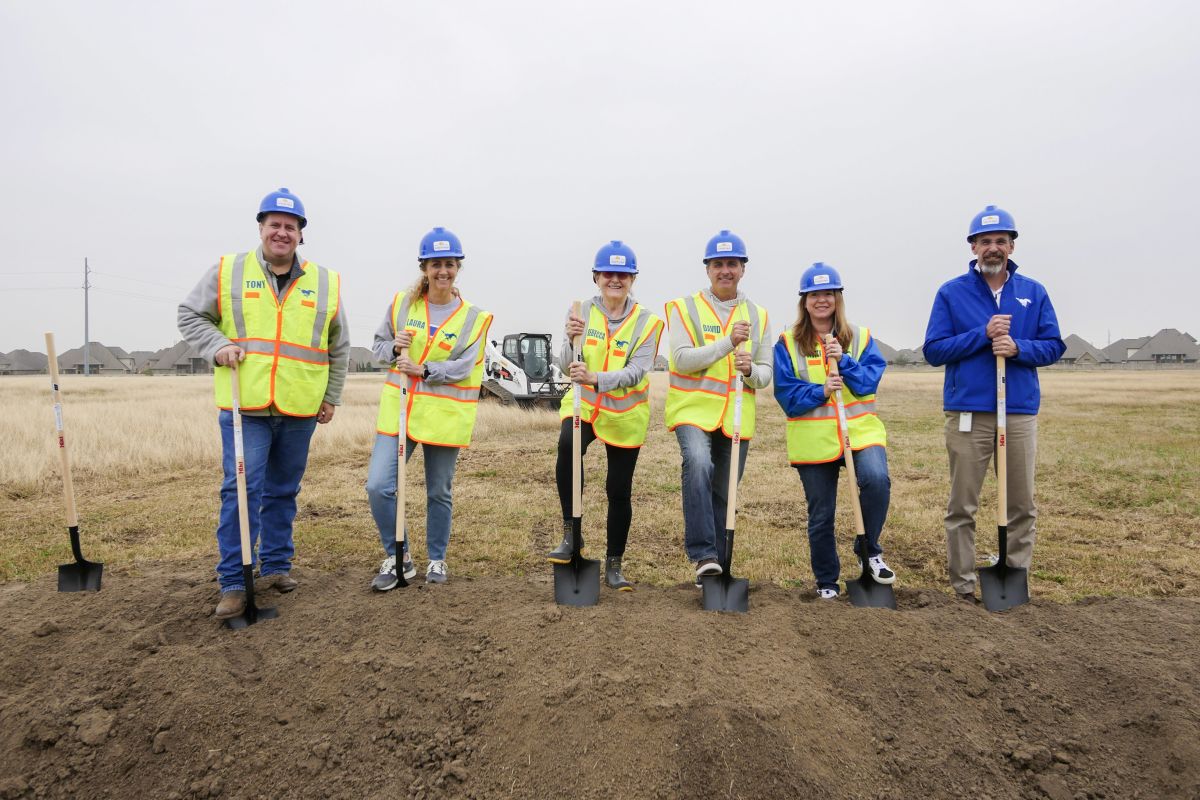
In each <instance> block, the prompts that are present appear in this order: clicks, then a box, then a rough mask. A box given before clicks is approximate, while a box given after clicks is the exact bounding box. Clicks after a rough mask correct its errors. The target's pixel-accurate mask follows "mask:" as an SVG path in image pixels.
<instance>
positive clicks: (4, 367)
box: [0, 350, 48, 375]
mask: <svg viewBox="0 0 1200 800" xmlns="http://www.w3.org/2000/svg"><path fill="white" fill-rule="evenodd" d="M47 363H48V362H47V360H46V354H45V353H31V352H30V351H28V350H13V351H12V352H11V353H9V354H8V355H0V375H41V374H44V373H45V372H46V364H47Z"/></svg>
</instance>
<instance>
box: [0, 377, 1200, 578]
mask: <svg viewBox="0 0 1200 800" xmlns="http://www.w3.org/2000/svg"><path fill="white" fill-rule="evenodd" d="M654 378H655V383H654V415H653V417H652V420H651V433H650V438H649V440H648V442H647V446H646V447H645V448H644V449H643V451H642V455H641V459H640V462H639V464H638V472H637V486H636V487H635V497H634V523H633V530H632V531H631V534H630V545H629V552H628V554H627V565H628V573H629V574H630V577H631V578H632V579H633V580H635V581H638V582H645V583H651V584H655V585H672V584H677V583H679V582H681V581H683V580H685V579H686V578H687V577H688V575H689V569H688V565H687V562H686V560H685V557H684V555H683V549H682V527H681V510H680V505H679V503H680V500H679V455H678V447H677V446H676V444H675V441H674V436H673V435H671V434H669V433H667V432H666V430H665V429H664V427H663V424H662V404H663V400H664V396H665V382H664V376H663V375H662V374H656V375H655V376H654ZM381 380H382V378H381V376H380V375H355V376H352V377H351V379H350V382H349V385H348V387H347V391H346V397H345V404H344V405H343V406H342V407H341V408H340V409H339V410H338V413H337V416H336V418H335V420H334V421H333V423H332V424H330V425H327V426H321V427H320V428H319V429H318V431H317V434H316V436H315V438H314V445H313V454H312V459H311V461H310V465H309V469H308V474H307V476H306V478H305V482H304V490H303V493H302V495H301V498H300V499H301V510H300V515H299V517H298V519H297V524H296V539H297V552H298V555H297V564H298V565H302V566H308V567H317V568H323V567H334V566H341V565H346V564H352V565H353V564H358V565H361V572H362V580H363V581H364V583H365V582H366V581H367V580H368V579H369V577H370V575H371V573H372V571H373V570H374V568H375V567H376V566H377V563H378V559H379V558H380V549H379V546H378V542H377V539H376V533H375V528H374V524H373V523H372V520H371V517H370V514H369V511H368V509H367V502H366V495H365V492H364V490H363V484H364V482H365V480H366V466H367V460H368V455H369V451H370V446H371V442H372V438H373V430H374V418H375V405H376V400H377V397H378V389H379V384H380V381H381ZM1042 385H1043V406H1042V414H1041V416H1040V422H1039V424H1040V438H1039V447H1040V449H1039V458H1038V460H1039V481H1038V487H1039V507H1040V518H1039V526H1038V527H1039V539H1038V545H1037V549H1036V551H1035V558H1034V570H1033V574H1032V578H1031V589H1032V591H1033V592H1034V593H1035V594H1036V595H1038V596H1041V597H1044V598H1049V599H1058V600H1070V599H1075V598H1079V597H1083V596H1088V595H1119V596H1137V597H1155V596H1177V595H1190V596H1195V595H1197V594H1200V577H1197V576H1198V575H1200V538H1198V537H1197V533H1198V529H1200V458H1198V457H1197V455H1196V454H1197V453H1198V452H1200V404H1198V403H1196V401H1195V398H1196V396H1197V394H1200V371H1194V370H1193V371H1162V372H1073V371H1072V372H1068V371H1044V372H1043V378H1042ZM63 395H64V415H65V419H66V426H67V436H68V441H69V444H70V446H71V447H72V460H73V463H74V465H75V467H74V469H75V483H76V490H77V493H78V502H79V513H80V520H81V530H82V532H83V537H84V552H85V554H86V555H87V556H88V557H89V558H92V559H94V560H99V561H103V562H106V563H108V564H112V565H124V566H125V567H128V568H132V569H134V570H135V571H136V567H137V565H138V564H139V563H147V562H150V561H161V560H171V559H183V558H190V557H196V556H205V555H207V554H211V553H215V545H214V543H213V534H212V529H213V524H214V520H215V516H216V508H217V502H218V501H217V489H218V483H219V480H220V468H219V443H218V433H217V424H216V414H215V411H214V410H213V407H212V402H211V379H210V378H202V377H197V378H192V377H167V378H137V377H111V378H108V377H101V378H90V379H87V380H84V379H82V378H79V377H76V376H64V377H63ZM880 401H881V402H880V405H881V414H882V416H883V419H884V421H885V423H886V424H887V427H888V433H889V438H890V444H889V448H888V456H889V460H890V463H891V472H892V484H893V486H892V509H891V513H890V516H889V520H888V525H887V528H886V529H885V531H884V539H883V544H884V547H885V551H886V555H887V557H888V559H889V561H890V563H891V564H892V565H893V567H894V568H895V569H896V570H897V571H898V573H899V575H900V581H901V583H902V584H906V585H909V586H914V587H938V588H943V587H945V577H944V559H945V555H944V542H943V536H942V525H941V517H942V514H943V511H944V505H945V495H946V491H947V474H946V456H945V451H944V447H943V444H942V438H941V425H942V419H943V417H942V412H941V374H940V373H937V372H933V371H904V370H892V371H891V372H889V373H888V375H887V376H886V378H885V381H884V384H883V387H882V389H881V392H880ZM0 403H2V405H3V407H4V409H5V412H6V413H5V415H4V417H3V419H2V421H0V440H2V441H3V442H4V448H3V452H2V454H0V496H2V497H3V498H4V502H3V504H2V505H0V582H6V581H12V580H28V579H31V578H34V577H36V576H39V575H43V574H45V573H48V572H50V571H52V570H53V569H54V567H55V565H56V564H58V563H61V562H65V561H68V560H69V547H68V543H67V536H66V531H65V524H64V522H63V511H62V497H61V483H60V478H59V475H58V461H57V454H56V452H55V449H54V442H53V417H52V414H51V409H50V392H49V388H48V386H47V379H46V378H45V377H44V376H42V377H29V378H4V379H0ZM758 409H759V435H758V436H756V437H755V439H754V442H753V444H752V445H751V450H750V457H749V461H748V463H747V469H746V476H745V478H744V480H743V483H742V488H741V492H740V498H739V500H740V502H739V517H738V534H739V537H738V547H737V551H736V553H735V572H736V573H737V574H739V575H746V576H749V577H750V578H751V579H753V580H755V581H768V582H773V583H775V584H778V585H781V586H797V585H801V586H806V587H811V585H812V577H811V572H810V570H809V567H808V547H807V543H806V538H805V536H804V525H805V512H804V501H803V493H802V490H801V486H800V480H799V478H798V476H797V475H796V474H795V471H794V470H792V469H790V468H789V467H788V465H787V463H786V458H785V452H784V440H783V436H784V430H783V418H782V414H781V412H780V411H779V408H778V406H777V405H776V404H775V403H774V401H773V400H772V399H771V398H770V396H769V393H766V392H764V393H760V395H759V398H758ZM557 429H558V420H557V417H556V416H555V415H551V414H548V413H541V412H524V411H520V410H516V409H507V408H502V407H499V406H496V405H490V404H485V405H483V406H481V409H480V417H479V424H478V427H477V428H476V434H475V443H474V445H473V446H472V447H471V448H470V449H469V450H467V451H465V452H464V453H463V455H462V457H461V458H460V461H459V467H458V473H457V477H456V485H455V510H454V530H453V536H452V539H451V546H450V555H449V564H450V570H451V575H452V576H453V575H456V574H458V575H469V574H474V575H509V574H525V573H529V572H532V571H537V570H545V569H546V565H545V562H544V561H543V560H542V553H543V552H544V551H545V550H546V549H548V547H549V546H551V545H552V542H553V541H554V539H555V537H556V536H557V534H558V532H559V530H560V529H559V523H558V516H559V514H558V508H557V497H556V493H555V490H554V486H553V464H554V457H555V456H554V454H555V442H556V436H557ZM420 458H421V455H420V452H419V451H418V454H417V455H416V456H415V457H414V460H413V463H412V466H410V469H409V479H410V492H409V497H410V498H414V499H413V500H411V501H410V502H411V509H410V532H411V534H412V535H413V536H414V537H415V543H416V545H417V546H416V552H417V553H418V557H419V556H420V554H421V553H422V551H423V529H424V507H423V494H424V493H423V491H421V490H419V488H418V486H419V484H421V482H422V477H421V476H422V471H421V469H420V466H419V461H420ZM603 474H604V454H603V449H602V448H599V447H597V448H593V451H592V452H591V453H589V455H588V457H587V460H586V480H587V481H588V491H587V492H586V496H585V509H584V530H585V536H586V537H587V538H588V540H589V542H590V543H591V545H592V547H591V555H593V557H596V556H598V555H601V554H602V552H603V519H604V501H603V491H602V489H601V487H602V486H603ZM843 492H844V482H843ZM843 497H845V494H844V493H843ZM994 498H995V495H994V485H993V484H992V483H991V481H990V479H989V482H988V485H987V486H986V487H985V495H984V498H983V508H982V510H981V512H980V525H979V531H980V537H979V552H980V557H981V558H982V557H984V556H985V555H986V554H987V553H988V552H990V551H991V550H992V549H994V547H995V525H994V522H993V520H994V511H993V510H992V509H994V503H995V499H994ZM839 535H840V538H841V541H842V545H843V547H842V551H843V554H844V559H849V558H850V557H851V556H850V542H851V539H852V537H853V523H852V517H851V515H850V511H849V509H848V507H845V506H844V505H843V507H842V508H840V509H839ZM945 590H946V591H948V588H946V589H945Z"/></svg>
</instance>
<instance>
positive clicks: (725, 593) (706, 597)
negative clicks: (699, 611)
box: [700, 573, 750, 614]
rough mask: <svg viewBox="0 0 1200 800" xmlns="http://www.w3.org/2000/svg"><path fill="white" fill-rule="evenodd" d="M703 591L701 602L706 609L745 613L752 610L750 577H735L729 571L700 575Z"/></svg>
mask: <svg viewBox="0 0 1200 800" xmlns="http://www.w3.org/2000/svg"><path fill="white" fill-rule="evenodd" d="M700 589H701V590H702V592H703V595H702V596H701V601H700V602H701V604H702V605H703V607H704V610H705V611H730V612H733V613H735V614H745V613H746V612H748V611H749V610H750V579H749V578H735V577H733V576H732V575H730V574H729V573H725V574H722V575H702V576H700Z"/></svg>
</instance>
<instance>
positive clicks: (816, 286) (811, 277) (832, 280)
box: [800, 261, 844, 294]
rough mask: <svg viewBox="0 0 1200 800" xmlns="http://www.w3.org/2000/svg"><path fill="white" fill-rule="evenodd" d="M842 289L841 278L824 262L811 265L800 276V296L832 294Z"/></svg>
mask: <svg viewBox="0 0 1200 800" xmlns="http://www.w3.org/2000/svg"><path fill="white" fill-rule="evenodd" d="M843 288H844V287H843V286H842V276H841V275H839V274H838V271H837V270H836V269H834V268H833V267H831V266H829V265H828V264H826V263H825V262H824V261H818V262H817V263H815V264H813V265H812V266H811V267H809V268H808V269H806V270H804V274H803V275H801V276H800V294H808V293H809V292H832V291H834V290H841V289H843Z"/></svg>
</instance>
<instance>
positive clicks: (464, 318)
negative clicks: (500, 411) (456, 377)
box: [375, 292, 492, 447]
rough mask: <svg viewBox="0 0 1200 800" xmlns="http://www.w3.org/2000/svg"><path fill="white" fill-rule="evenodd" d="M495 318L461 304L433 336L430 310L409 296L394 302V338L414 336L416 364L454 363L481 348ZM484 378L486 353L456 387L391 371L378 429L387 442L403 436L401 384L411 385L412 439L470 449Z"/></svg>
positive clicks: (409, 432) (399, 295)
mask: <svg viewBox="0 0 1200 800" xmlns="http://www.w3.org/2000/svg"><path fill="white" fill-rule="evenodd" d="M491 323H492V315H491V314H488V313H487V312H486V311H483V310H482V309H480V308H479V307H478V306H474V305H471V304H470V303H468V302H466V301H465V300H460V301H459V306H458V308H456V309H455V310H454V311H453V312H452V313H451V314H450V316H449V317H447V318H446V321H445V322H443V323H442V324H441V326H440V327H438V329H437V334H436V335H435V336H433V337H432V338H431V337H430V336H429V307H428V304H427V303H426V301H425V299H424V298H418V299H416V300H413V301H411V302H410V299H409V296H408V294H407V293H406V292H398V293H397V294H396V296H395V297H394V298H393V300H392V313H391V324H392V335H393V336H394V335H395V332H396V331H397V330H408V331H410V332H411V333H412V336H413V338H412V345H411V346H410V348H409V353H408V357H409V359H410V360H411V361H413V362H414V363H417V364H426V363H433V362H437V361H453V360H455V359H458V358H461V357H462V354H463V353H464V352H466V351H467V350H468V349H469V348H470V347H471V346H472V345H474V344H475V343H476V342H480V343H481V344H482V342H483V339H484V337H485V336H486V335H487V331H488V328H489V327H490V326H491ZM482 378H483V347H482V346H481V347H480V348H479V356H478V358H477V360H476V362H475V364H474V365H473V367H472V369H471V372H470V374H469V375H468V376H467V377H466V378H465V379H463V380H461V381H458V382H456V383H444V384H431V383H428V382H427V381H425V380H423V379H421V378H418V377H414V376H411V375H405V374H404V373H402V372H400V371H399V370H397V369H396V368H395V367H394V366H393V367H392V369H390V370H388V374H387V379H386V380H385V381H384V385H383V388H382V393H381V395H380V398H379V413H378V415H377V417H376V420H375V429H376V430H377V431H378V432H379V433H382V434H386V435H388V436H396V435H397V433H398V430H397V428H398V425H399V419H398V418H399V413H400V385H401V381H405V380H407V381H408V382H409V391H408V409H407V414H406V418H407V423H408V426H407V427H408V430H407V431H406V433H407V435H408V438H410V439H412V440H413V441H417V442H423V443H426V444H433V445H441V446H446V447H466V446H468V445H469V444H470V443H471V434H472V432H473V431H474V428H475V414H476V410H477V406H478V403H479V386H480V383H481V381H482Z"/></svg>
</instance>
